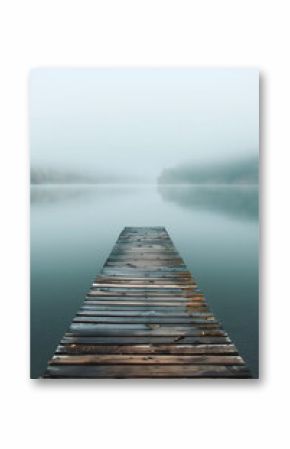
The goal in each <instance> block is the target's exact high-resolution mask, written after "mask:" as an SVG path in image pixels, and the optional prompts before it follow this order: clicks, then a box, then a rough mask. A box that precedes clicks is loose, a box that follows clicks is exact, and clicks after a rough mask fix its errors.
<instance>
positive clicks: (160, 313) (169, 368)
mask: <svg viewBox="0 0 290 449" xmlns="http://www.w3.org/2000/svg"><path fill="white" fill-rule="evenodd" d="M250 377H251V374H250V372H249V370H248V368H247V366H246V364H245V361H244V360H243V358H242V357H241V356H240V354H239V353H238V351H237V348H236V347H235V346H234V344H233V343H232V342H231V340H230V338H229V336H228V335H227V333H226V332H225V331H224V330H223V328H222V326H221V324H220V323H219V322H218V320H217V319H216V318H215V316H214V315H213V313H212V312H211V311H210V309H209V307H208V305H207V302H206V300H205V298H204V295H203V293H202V292H201V291H200V290H199V289H198V288H197V283H196V281H195V280H193V278H192V276H191V273H190V272H189V271H188V270H187V268H186V265H185V264H184V261H183V259H182V258H181V256H180V255H179V253H178V252H177V250H176V248H175V247H174V245H173V243H172V241H171V239H170V237H169V235H168V233H167V231H166V229H165V228H164V227H146V228H144V227H140V228H136V227H126V228H124V229H123V231H122V232H121V234H120V236H119V238H118V240H117V242H116V244H115V245H114V247H113V249H112V252H111V254H110V256H109V257H108V259H107V260H106V262H105V265H104V267H103V269H102V271H101V273H99V274H98V275H97V276H96V277H95V279H94V280H93V282H92V285H91V287H90V289H89V291H88V293H87V295H86V297H85V300H84V302H83V304H82V305H81V307H80V309H79V311H78V312H77V313H76V315H75V317H74V319H73V320H72V323H71V324H70V326H69V329H68V330H67V332H66V333H65V334H64V336H63V338H62V339H61V341H60V344H59V345H58V346H57V348H56V350H55V353H54V355H53V356H52V358H51V359H50V360H49V362H48V366H47V369H46V371H45V373H44V375H43V378H45V379H47V378H48V379H54V378H55V379H59V378H62V379H66V378H78V379H82V378H83V379H86V378H87V379H89V378H95V379H97V378H250Z"/></svg>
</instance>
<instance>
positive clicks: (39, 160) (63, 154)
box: [29, 68, 259, 178]
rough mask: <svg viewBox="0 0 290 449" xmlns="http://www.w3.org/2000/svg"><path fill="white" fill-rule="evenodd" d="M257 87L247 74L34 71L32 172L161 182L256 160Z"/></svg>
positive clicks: (253, 76) (240, 71)
mask: <svg viewBox="0 0 290 449" xmlns="http://www.w3.org/2000/svg"><path fill="white" fill-rule="evenodd" d="M258 83H259V75H258V72H257V71H256V70H247V69H234V70H222V69H206V70H201V69H177V68H174V69H115V68H114V69H113V68H112V69H35V70H33V71H32V72H31V75H30V86H29V89H30V139H31V163H32V166H34V167H35V166H37V167H44V168H45V167H49V168H60V169H67V170H83V171H86V170H88V171H90V172H91V171H95V172H98V171H102V172H104V173H108V174H109V173H117V174H122V175H123V174H125V175H127V174H129V175H130V174H132V175H137V176H143V175H146V176H148V177H152V178H155V177H156V176H158V175H159V173H160V171H161V170H162V169H163V168H168V167H173V166H175V165H178V164H182V163H185V162H187V161H193V162H212V161H216V160H227V159H229V158H230V159H235V158H241V157H244V156H248V155H254V154H257V152H258V136H259V125H258V120H259V117H258V115H259V87H258Z"/></svg>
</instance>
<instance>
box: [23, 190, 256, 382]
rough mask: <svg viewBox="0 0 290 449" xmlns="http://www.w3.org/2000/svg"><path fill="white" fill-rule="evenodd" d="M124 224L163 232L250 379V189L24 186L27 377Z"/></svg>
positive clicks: (42, 362) (37, 372)
mask: <svg viewBox="0 0 290 449" xmlns="http://www.w3.org/2000/svg"><path fill="white" fill-rule="evenodd" d="M124 226H165V227H166V229H167V231H168V232H169V234H170V236H171V238H172V239H173V242H174V244H175V245H176V247H177V249H178V251H179V252H180V254H181V256H182V257H183V259H184V260H185V263H186V264H187V266H188V268H189V270H190V271H191V272H192V274H193V276H194V278H195V279H196V280H197V282H198V284H199V288H200V289H201V290H203V292H204V293H205V296H206V298H207V300H208V302H209V305H210V307H211V309H212V310H213V312H214V313H215V315H216V316H217V318H218V319H219V320H220V321H221V322H222V324H223V326H224V328H225V330H226V331H227V332H228V333H229V334H230V337H231V338H232V340H233V341H234V343H235V344H236V345H237V347H238V349H239V351H240V353H241V355H242V356H243V357H244V358H245V359H246V361H247V362H248V364H249V367H250V369H251V371H252V374H253V376H254V377H258V189H257V187H255V186H242V187H235V186H155V185H152V186H151V185H147V186H140V185H138V186H126V185H112V186H108V185H107V186H88V185H83V186H80V185H67V186H57V185H51V186H32V187H31V377H32V378H37V377H39V376H41V375H42V374H43V371H44V369H45V367H46V364H47V360H48V359H49V358H50V357H51V355H52V354H53V352H54V349H55V347H56V345H57V344H58V342H59V340H60V338H61V337H62V336H63V334H64V332H65V331H66V330H67V328H68V326H69V324H70V322H71V320H72V318H73V316H74V315H75V313H76V311H77V309H78V308H79V306H80V304H81V303H82V301H83V299H84V295H85V293H86V291H87V290H88V288H89V286H90V284H91V282H92V279H93V277H94V276H95V275H96V274H97V273H98V272H99V270H100V269H101V267H102V265H103V264H104V262H105V260H106V258H107V256H108V255H109V253H110V252H111V249H112V246H113V244H114V243H115V241H116V239H117V237H118V235H119V233H120V232H121V230H122V228H123V227H124Z"/></svg>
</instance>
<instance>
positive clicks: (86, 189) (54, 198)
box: [30, 184, 132, 204]
mask: <svg viewBox="0 0 290 449" xmlns="http://www.w3.org/2000/svg"><path fill="white" fill-rule="evenodd" d="M128 193H129V194H132V187H130V186H127V185H118V184H115V185H105V184H104V185H98V186H96V185H86V184H80V185H77V184H68V185H61V184H55V185H53V184H50V185H31V189H30V200H31V204H40V203H45V204H48V203H58V202H60V203H61V202H64V201H71V200H76V199H79V198H84V197H86V199H88V198H89V197H92V198H93V199H96V198H98V197H99V198H104V196H115V195H125V194H128Z"/></svg>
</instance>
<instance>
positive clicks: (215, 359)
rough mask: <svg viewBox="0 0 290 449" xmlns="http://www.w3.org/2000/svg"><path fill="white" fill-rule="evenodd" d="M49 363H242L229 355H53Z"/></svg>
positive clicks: (239, 359)
mask: <svg viewBox="0 0 290 449" xmlns="http://www.w3.org/2000/svg"><path fill="white" fill-rule="evenodd" d="M49 364H50V365H155V364H156V365H180V364H181V365H183V364H184V365H244V361H243V359H242V358H241V357H240V356H238V355H235V356H231V355H151V354H150V355H143V356H141V355H128V354H126V355H122V354H117V355H116V354H109V355H108V354H105V355H104V354H102V355H99V354H98V355H95V354H90V355H55V356H53V358H52V359H51V360H50V361H49Z"/></svg>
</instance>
